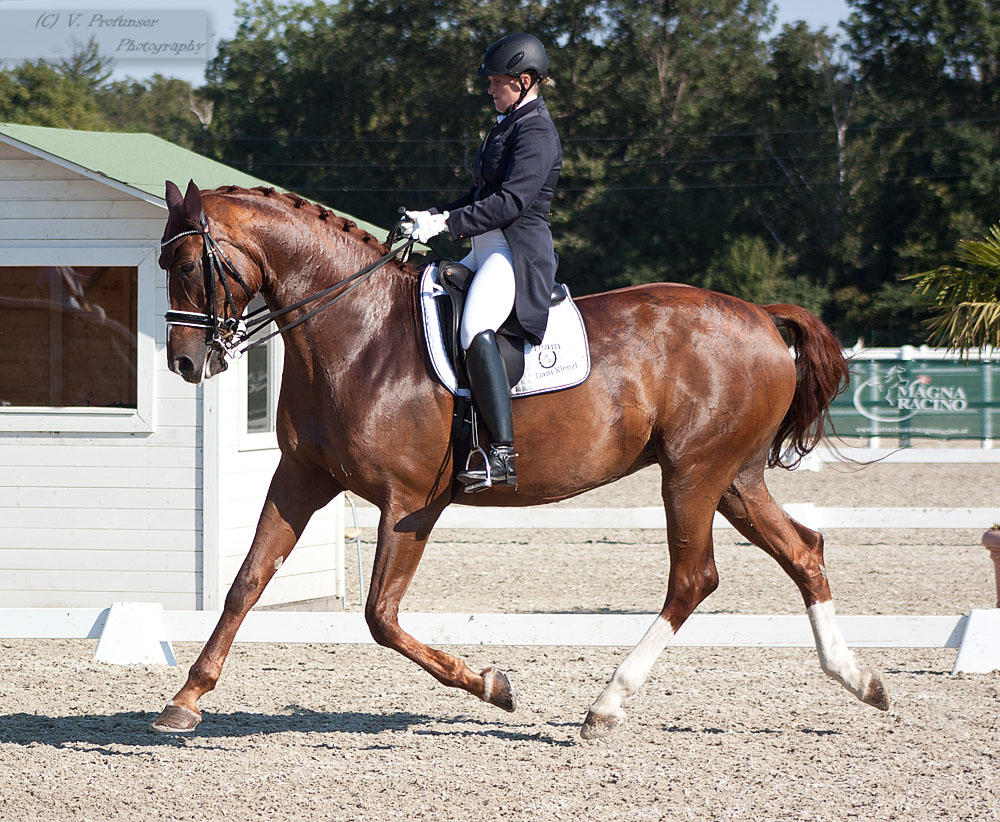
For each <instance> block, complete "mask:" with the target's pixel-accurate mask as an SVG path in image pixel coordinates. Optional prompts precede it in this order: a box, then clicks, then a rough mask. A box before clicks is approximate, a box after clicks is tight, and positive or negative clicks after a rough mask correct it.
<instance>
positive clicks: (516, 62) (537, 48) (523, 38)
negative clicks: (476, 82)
mask: <svg viewBox="0 0 1000 822" xmlns="http://www.w3.org/2000/svg"><path fill="white" fill-rule="evenodd" d="M526 73H530V74H531V75H532V77H531V82H530V83H528V84H527V85H525V84H524V81H522V80H521V75H522V74H526ZM478 74H479V76H480V77H493V76H496V75H509V76H511V77H516V78H518V79H517V82H518V85H520V86H521V94H520V95H519V96H518V98H517V101H516V102H515V103H514V105H512V106H511V107H510V108H508V109H507V111H506V113H507V114H510V112H511V111H513V110H514V109H515V108H517V106H519V105H520V103H521V101H522V100H523V99H524V98H525V95H527V93H528V92H529V91H531V88H532V86H534V85H535V83H537V82H538V81H539V80H543V79H545V78H546V77H548V76H549V58H548V57H546V56H545V46H543V45H542V41H541V40H539V39H538V38H537V37H535V36H534V35H532V34H524V33H521V34H508V35H507V36H506V37H502V38H501V39H499V40H497V41H496V42H495V43H494V44H493V45H492V46H490V47H489V48H488V49H486V54H484V55H483V62H482V63H480V65H479V72H478Z"/></svg>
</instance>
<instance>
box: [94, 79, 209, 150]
mask: <svg viewBox="0 0 1000 822" xmlns="http://www.w3.org/2000/svg"><path fill="white" fill-rule="evenodd" d="M95 99H96V101H97V104H98V107H99V108H100V111H101V114H102V115H103V117H104V120H105V122H106V123H107V125H108V128H109V129H110V130H112V131H145V132H151V133H153V134H155V135H157V136H158V137H162V138H163V139H164V140H170V142H172V143H177V144H178V145H181V146H184V147H185V148H195V149H197V148H200V146H199V145H198V143H199V138H200V137H201V135H202V133H203V131H204V129H205V128H207V127H208V125H209V124H210V123H211V117H212V106H211V104H209V103H206V102H205V101H204V100H203V99H202V97H201V95H200V94H198V93H196V92H195V91H194V89H192V88H191V85H190V83H188V82H186V81H184V80H178V79H176V78H174V77H163V76H162V75H159V74H156V75H154V76H153V77H152V78H150V79H149V80H146V81H144V82H139V81H137V80H131V79H129V80H119V81H116V82H113V83H108V84H106V85H105V86H103V87H102V88H100V89H98V90H97V91H96V93H95Z"/></svg>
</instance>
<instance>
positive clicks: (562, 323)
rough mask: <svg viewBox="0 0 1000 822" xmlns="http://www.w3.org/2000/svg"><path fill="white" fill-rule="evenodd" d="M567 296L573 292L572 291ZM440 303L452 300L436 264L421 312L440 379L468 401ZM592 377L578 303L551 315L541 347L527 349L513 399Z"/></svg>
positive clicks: (424, 282) (423, 289) (425, 284)
mask: <svg viewBox="0 0 1000 822" xmlns="http://www.w3.org/2000/svg"><path fill="white" fill-rule="evenodd" d="M566 293H567V294H568V293H569V290H568V289H567V292H566ZM438 298H441V299H448V296H447V294H446V293H445V290H444V287H443V286H441V285H440V283H439V282H438V268H437V265H436V264H434V263H431V264H430V265H428V266H427V268H425V269H424V274H423V277H421V279H420V308H421V311H422V313H423V316H424V336H425V338H426V339H427V352H428V353H429V354H430V358H431V364H432V365H433V366H434V373H435V374H437V377H438V379H439V380H440V381H441V383H442V384H443V385H444V386H445V387H446V388H448V390H449V391H451V393H452V394H457V395H459V396H463V397H468V396H469V390H468V389H466V388H459V387H458V378H457V377H456V376H455V369H454V368H452V365H451V362H450V361H449V360H448V352H447V349H446V348H445V344H444V337H443V336H442V334H441V321H440V316H439V313H438ZM589 375H590V349H589V348H588V347H587V330H586V328H584V326H583V317H581V316H580V311H579V309H577V307H576V304H575V303H574V302H573V299H572V297H569V298H567V299H565V300H563V301H562V302H561V303H559V304H558V305H554V306H553V307H552V308H551V309H549V323H548V326H547V327H546V329H545V338H544V339H543V340H542V344H541V345H532V344H531V343H529V342H527V341H526V342H525V343H524V376H523V377H521V380H520V382H518V384H517V385H515V386H514V387H513V388H512V389H511V390H510V394H511V396H512V397H527V396H530V395H531V394H544V393H545V392H546V391H559V390H561V389H563V388H572V387H573V386H574V385H579V384H580V383H582V382H583V381H584V380H585V379H587V377H588V376H589Z"/></svg>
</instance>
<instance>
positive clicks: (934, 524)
mask: <svg viewBox="0 0 1000 822" xmlns="http://www.w3.org/2000/svg"><path fill="white" fill-rule="evenodd" d="M782 507H783V508H784V510H785V512H786V513H787V514H788V515H789V516H791V517H792V518H794V519H796V520H798V521H799V522H801V523H802V524H803V525H805V526H806V527H808V528H815V529H820V530H821V529H830V528H869V529H870V528H907V529H912V528H924V529H926V528H976V529H979V530H980V531H983V530H985V529H987V528H989V527H990V525H991V524H992V523H994V522H997V521H1000V508H820V507H817V506H816V505H813V504H812V503H808V502H807V503H789V504H787V505H784V506H782ZM357 515H358V516H357V522H358V526H359V527H361V528H375V527H377V526H378V520H379V512H378V509H376V508H372V507H363V506H358V509H357ZM666 527H667V522H666V514H665V513H664V511H663V508H662V507H658V506H657V507H649V508H551V507H540V508H466V507H462V506H460V505H452V506H449V507H448V508H446V509H445V511H444V513H443V514H442V515H441V518H440V519H439V520H438V522H437V526H436V528H461V529H470V528H485V529H491V528H503V529H508V530H509V529H524V530H534V529H539V528H559V529H568V528H586V529H592V528H635V529H640V530H642V529H665V528H666ZM712 527H713V528H715V529H720V530H721V529H723V528H732V526H731V525H730V524H729V521H728V520H726V518H725V517H723V516H722V515H721V514H716V515H715V521H714V522H713V524H712Z"/></svg>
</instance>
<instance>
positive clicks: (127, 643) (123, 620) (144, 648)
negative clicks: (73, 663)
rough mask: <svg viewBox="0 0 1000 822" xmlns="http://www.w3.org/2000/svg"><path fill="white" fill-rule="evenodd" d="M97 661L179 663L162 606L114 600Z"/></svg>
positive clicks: (134, 663)
mask: <svg viewBox="0 0 1000 822" xmlns="http://www.w3.org/2000/svg"><path fill="white" fill-rule="evenodd" d="M94 660H95V661H97V662H108V663H110V664H112V665H170V666H174V665H176V664H177V660H176V659H174V650H173V648H172V647H171V646H170V640H169V639H167V632H166V628H165V626H164V622H163V605H162V604H161V603H159V602H113V603H111V608H110V609H109V610H108V618H107V621H106V622H105V623H104V629H103V630H102V631H101V638H100V639H99V640H98V641H97V651H96V652H95V653H94Z"/></svg>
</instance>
